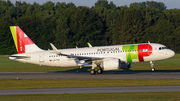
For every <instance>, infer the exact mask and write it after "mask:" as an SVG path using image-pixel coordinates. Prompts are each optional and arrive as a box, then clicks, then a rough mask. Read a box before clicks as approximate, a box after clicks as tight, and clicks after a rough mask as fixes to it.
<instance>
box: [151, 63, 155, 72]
mask: <svg viewBox="0 0 180 101" xmlns="http://www.w3.org/2000/svg"><path fill="white" fill-rule="evenodd" d="M150 64H151V71H152V72H154V71H155V68H154V64H153V61H150Z"/></svg>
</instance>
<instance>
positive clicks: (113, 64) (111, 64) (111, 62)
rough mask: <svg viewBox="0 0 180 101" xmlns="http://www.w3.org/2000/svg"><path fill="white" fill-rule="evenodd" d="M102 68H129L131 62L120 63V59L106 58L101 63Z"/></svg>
mask: <svg viewBox="0 0 180 101" xmlns="http://www.w3.org/2000/svg"><path fill="white" fill-rule="evenodd" d="M102 68H103V69H104V70H105V71H107V70H118V69H128V68H131V63H121V60H120V59H108V60H104V61H103V63H102Z"/></svg>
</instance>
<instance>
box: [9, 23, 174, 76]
mask: <svg viewBox="0 0 180 101" xmlns="http://www.w3.org/2000/svg"><path fill="white" fill-rule="evenodd" d="M10 29H11V33H12V36H13V39H14V43H15V46H16V49H17V52H18V54H13V55H11V56H9V59H11V60H15V61H19V62H24V63H31V64H37V65H40V66H41V65H44V66H53V67H77V66H79V67H80V68H81V67H89V66H91V67H92V69H91V71H90V74H95V73H96V71H95V69H94V68H95V67H99V69H98V70H97V72H98V73H99V74H101V73H103V71H108V70H118V69H127V68H131V63H136V62H150V65H151V68H152V71H154V70H155V68H154V67H153V61H158V60H164V59H168V58H171V57H173V56H174V55H175V53H174V51H172V50H170V49H168V48H167V47H166V46H164V45H162V44H157V43H150V42H148V43H141V44H126V45H114V46H99V47H92V46H91V47H85V48H73V49H59V50H58V49H57V48H56V47H55V46H54V45H53V44H52V43H50V45H51V47H52V49H53V50H42V49H40V48H39V47H38V46H36V44H35V43H34V42H33V41H31V39H30V38H29V37H28V36H27V35H26V34H25V33H24V32H23V31H22V30H21V29H20V28H19V27H18V26H10Z"/></svg>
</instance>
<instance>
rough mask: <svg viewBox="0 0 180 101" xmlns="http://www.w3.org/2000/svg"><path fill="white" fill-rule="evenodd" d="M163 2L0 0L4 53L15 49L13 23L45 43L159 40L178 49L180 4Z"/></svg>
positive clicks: (59, 45)
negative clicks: (84, 3) (118, 3)
mask: <svg viewBox="0 0 180 101" xmlns="http://www.w3.org/2000/svg"><path fill="white" fill-rule="evenodd" d="M166 8H167V7H166V6H165V5H164V3H162V2H155V1H146V2H139V3H138V2H135V3H131V4H130V5H129V7H128V6H120V7H119V6H116V5H115V4H114V3H113V2H108V1H107V0H98V1H97V2H95V4H94V5H93V6H92V7H91V8H90V7H86V6H76V5H75V4H73V3H64V2H57V3H53V2H51V1H48V2H46V3H44V4H42V5H40V4H38V3H36V2H34V3H33V4H29V3H26V2H21V1H16V3H15V4H12V3H11V2H9V1H4V0H0V54H13V53H17V52H16V48H15V46H14V41H13V38H12V36H11V32H10V29H9V26H14V25H17V26H19V27H20V28H21V29H22V30H23V31H24V32H25V33H26V34H27V35H28V36H29V37H30V38H31V39H32V41H33V42H35V43H36V44H37V45H38V46H39V47H40V48H42V49H51V47H50V45H49V43H53V44H54V45H55V46H56V47H57V48H59V49H61V48H75V47H76V46H78V47H87V42H90V43H91V44H92V45H93V46H104V45H119V44H131V43H145V42H148V41H150V42H151V43H161V44H164V45H166V46H167V47H168V48H170V49H173V50H174V51H175V52H180V9H166Z"/></svg>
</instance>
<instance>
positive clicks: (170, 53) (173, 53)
mask: <svg viewBox="0 0 180 101" xmlns="http://www.w3.org/2000/svg"><path fill="white" fill-rule="evenodd" d="M174 55H175V52H174V51H173V50H171V51H170V52H169V57H170V58H171V57H173V56H174Z"/></svg>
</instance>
